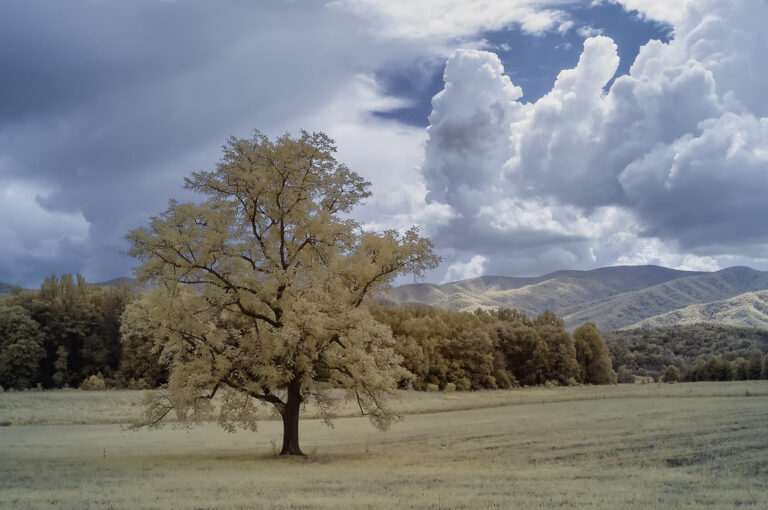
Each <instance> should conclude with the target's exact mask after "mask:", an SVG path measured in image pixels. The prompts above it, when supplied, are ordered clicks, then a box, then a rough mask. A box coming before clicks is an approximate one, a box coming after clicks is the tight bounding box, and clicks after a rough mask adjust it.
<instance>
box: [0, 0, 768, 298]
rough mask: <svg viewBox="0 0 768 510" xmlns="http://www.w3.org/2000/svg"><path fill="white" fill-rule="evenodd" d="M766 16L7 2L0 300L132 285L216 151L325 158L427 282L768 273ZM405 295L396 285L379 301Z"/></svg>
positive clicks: (352, 0)
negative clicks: (359, 181) (623, 268)
mask: <svg viewBox="0 0 768 510" xmlns="http://www.w3.org/2000/svg"><path fill="white" fill-rule="evenodd" d="M766 19H768V1H766V0H732V1H729V2H722V1H720V0H595V1H592V0H580V1H576V0H551V1H545V0H474V1H471V0H388V1H386V2H383V1H377V0H318V1H299V0H293V1H290V0H274V1H268V0H263V1H258V0H248V1H246V0H225V1H221V2H209V1H203V0H177V1H168V0H133V1H127V0H71V1H68V2H60V1H58V0H5V1H4V2H2V3H1V4H0V281H3V282H8V283H12V284H15V285H20V286H25V287H28V288H36V287H38V286H39V285H40V283H41V281H42V280H43V279H44V278H45V277H47V276H49V275H51V274H56V275H60V274H63V273H81V274H83V275H84V276H85V277H86V279H87V280H88V281H91V282H96V281H104V280H108V279H111V278H116V277H120V276H129V275H131V274H132V269H131V268H132V267H133V266H135V265H137V264H138V262H137V261H135V260H133V259H131V258H130V257H128V256H127V255H125V251H126V250H127V248H128V244H127V242H126V241H125V235H126V234H127V233H128V231H130V230H131V229H133V228H137V227H140V226H142V225H145V224H146V223H147V219H148V217H149V216H151V215H154V214H158V213H159V212H161V211H162V210H164V209H165V207H166V206H167V203H168V200H169V199H171V198H173V199H177V200H180V201H193V200H199V198H200V197H197V196H194V195H190V194H189V192H187V191H184V190H183V189H182V184H183V178H184V176H186V175H188V174H189V173H190V172H192V171H196V170H201V169H203V170H205V169H207V170H210V169H213V168H214V167H215V165H216V162H217V161H218V160H219V158H220V154H221V146H222V144H223V143H224V142H225V141H226V140H227V139H228V138H229V137H230V136H236V137H248V136H250V135H251V134H252V133H253V130H254V129H258V130H259V131H261V132H263V133H266V134H267V135H269V136H272V137H274V136H279V135H281V134H284V133H286V132H290V133H297V132H298V131H299V130H301V129H305V130H308V131H323V132H325V133H327V134H328V135H329V136H331V137H332V138H334V139H335V140H336V143H337V145H338V153H337V159H338V160H340V161H342V162H344V163H346V164H347V165H348V166H349V167H350V168H352V169H353V170H355V171H356V172H358V173H359V174H360V175H362V176H363V177H364V178H365V179H367V180H369V181H370V182H371V183H372V187H371V191H372V192H373V196H372V197H371V198H369V199H368V200H367V201H366V203H365V204H363V205H361V206H359V207H357V208H356V209H355V210H354V212H353V215H354V217H355V218H356V219H357V220H358V221H359V222H360V223H361V225H362V226H363V228H365V229H369V230H382V229H389V228H396V229H407V228H408V227H410V226H411V225H418V226H419V227H420V229H421V232H422V233H423V234H424V235H427V236H429V237H430V238H431V239H432V240H433V242H434V244H435V247H436V249H437V251H438V253H439V254H440V255H442V256H443V258H444V261H443V263H442V264H441V266H440V267H439V268H438V269H436V270H435V271H432V272H430V273H428V274H427V275H426V281H429V282H435V283H440V282H445V281H453V280H458V279H464V278H471V277H475V276H479V275H481V274H497V275H514V276H528V275H539V274H545V273H548V272H552V271H556V270H560V269H591V268H596V267H603V266H610V265H623V264H657V265H662V266H666V267H673V268H679V269H689V270H717V269H720V268H725V267H729V266H733V265H749V266H751V267H754V268H757V269H763V270H768V99H767V98H766V95H765V94H766V91H768V67H766V66H765V55H766V54H768V32H766V31H765V29H764V23H763V22H764V20H766ZM407 281H411V280H409V279H408V278H405V279H402V280H400V281H399V283H405V282H407Z"/></svg>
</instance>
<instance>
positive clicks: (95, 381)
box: [80, 372, 107, 391]
mask: <svg viewBox="0 0 768 510" xmlns="http://www.w3.org/2000/svg"><path fill="white" fill-rule="evenodd" d="M106 388H107V383H106V382H105V381H104V376H103V375H101V372H99V373H98V374H96V375H92V376H90V377H87V378H86V379H85V380H84V381H83V382H82V383H81V384H80V389H81V390H85V391H98V390H104V389H106Z"/></svg>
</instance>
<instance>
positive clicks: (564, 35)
mask: <svg viewBox="0 0 768 510" xmlns="http://www.w3.org/2000/svg"><path fill="white" fill-rule="evenodd" d="M565 11H566V13H567V16H568V19H569V20H570V21H571V22H572V25H571V27H570V28H569V29H568V30H565V31H557V30H551V31H548V32H545V33H543V34H539V35H534V34H528V33H525V32H523V31H522V30H521V29H520V27H519V26H510V27H507V28H505V29H503V30H497V31H491V32H484V33H482V34H479V35H478V36H477V37H476V38H477V39H481V40H484V41H485V49H487V50H488V51H492V52H494V53H496V54H497V55H498V56H499V58H500V59H501V61H502V63H503V64H504V69H505V72H506V74H507V75H509V77H510V78H511V79H512V82H513V83H514V84H515V85H518V86H520V87H521V88H522V89H523V97H522V99H521V101H523V102H534V101H536V100H538V99H539V98H541V97H542V96H543V95H545V94H546V93H547V92H549V91H550V90H551V89H552V85H553V84H554V82H555V79H556V78H557V75H558V73H559V72H560V71H561V70H563V69H569V68H572V67H575V66H576V64H577V62H578V61H579V56H580V55H581V51H582V45H583V43H584V40H585V39H586V38H587V37H589V36H591V35H597V34H602V35H606V36H608V37H610V38H611V39H613V40H614V42H615V43H616V45H617V46H618V53H619V59H620V63H619V68H618V70H617V72H616V75H615V76H614V79H615V78H616V77H618V76H621V75H623V74H627V73H628V72H629V68H630V66H631V65H632V62H634V60H635V57H636V56H637V53H638V51H639V50H640V47H641V46H642V45H644V44H646V43H647V42H648V41H650V40H652V39H658V40H661V41H664V42H666V41H668V40H669V39H670V38H671V37H672V28H671V27H670V26H669V25H666V24H663V23H658V22H655V21H651V20H647V19H645V18H642V17H641V16H639V15H638V14H637V12H634V11H632V12H628V11H626V10H625V9H624V8H623V7H621V6H619V5H616V4H613V3H607V2H602V3H598V4H591V3H590V4H587V5H581V4H574V5H571V6H569V7H568V8H567V9H565ZM457 45H458V44H457ZM444 68H445V63H444V62H439V61H428V60H424V61H417V62H408V63H405V64H403V65H397V66H391V67H389V68H386V69H381V70H379V72H377V74H376V80H377V82H378V83H379V85H380V86H381V87H382V90H383V91H384V92H385V93H386V94H387V95H391V96H395V97H401V98H405V99H406V100H408V101H409V103H410V105H409V106H407V107H403V108H397V109H394V110H389V111H376V112H373V115H375V116H377V117H380V118H386V119H394V120H397V121H399V122H403V123H405V124H408V125H412V126H427V125H428V117H429V113H430V111H431V109H432V106H431V101H432V97H433V96H434V95H435V94H437V93H438V92H439V91H440V90H441V89H442V88H443V70H444ZM611 83H613V80H611V81H610V82H609V83H608V85H607V87H610V85H611Z"/></svg>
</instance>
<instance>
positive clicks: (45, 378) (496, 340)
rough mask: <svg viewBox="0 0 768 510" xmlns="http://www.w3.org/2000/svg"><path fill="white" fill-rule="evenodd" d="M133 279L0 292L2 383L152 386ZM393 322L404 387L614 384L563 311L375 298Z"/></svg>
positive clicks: (153, 355) (590, 338)
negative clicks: (133, 318)
mask: <svg viewBox="0 0 768 510" xmlns="http://www.w3.org/2000/svg"><path fill="white" fill-rule="evenodd" d="M134 298H135V295H134V294H132V292H131V290H130V289H129V288H128V287H126V286H119V287H100V286H94V285H89V284H87V283H86V281H85V279H84V278H83V277H82V276H81V275H75V276H74V277H73V276H72V275H69V274H65V275H63V276H61V278H57V277H56V276H51V277H49V278H47V279H46V280H45V281H44V282H43V284H42V285H41V287H40V290H39V291H17V292H15V293H14V294H13V295H11V296H8V297H6V298H3V299H2V300H0V386H2V387H4V388H14V389H27V388H34V387H37V386H39V387H42V388H65V387H70V388H78V387H86V388H93V387H95V388H99V387H102V388H103V387H111V388H140V389H143V388H154V387H157V386H159V385H161V384H163V383H165V382H167V379H168V371H167V369H166V367H165V366H164V365H163V363H162V362H161V360H160V355H159V353H158V352H157V351H156V350H154V344H155V342H156V340H157V339H156V338H154V337H153V335H152V332H151V331H149V330H146V329H145V330H142V329H141V328H139V327H135V326H134V327H132V328H130V330H128V329H127V328H123V331H122V332H121V324H122V317H123V313H124V311H125V308H126V305H127V304H128V303H129V302H131V301H132V300H133V299H134ZM368 306H369V309H370V311H371V314H372V316H373V317H374V318H375V319H376V321H378V322H380V323H382V324H385V325H386V326H388V327H389V328H390V329H391V331H392V334H393V337H394V339H395V344H394V350H395V352H396V353H397V354H398V355H399V356H400V357H401V358H402V362H401V363H402V366H403V367H404V368H405V369H406V370H407V371H408V375H407V376H405V377H403V378H402V379H401V380H400V383H399V386H400V387H401V388H414V389H417V390H438V389H439V390H460V391H463V390H478V389H494V388H510V387H516V386H530V385H540V384H554V385H567V384H609V383H614V382H616V374H615V373H614V371H613V369H612V366H611V360H610V356H609V353H608V349H607V347H606V345H605V343H604V342H603V341H602V338H601V336H600V332H599V331H598V330H597V328H595V326H594V325H592V324H586V325H584V326H582V327H581V328H579V329H577V330H576V331H575V332H574V333H573V334H570V333H568V332H567V331H566V330H565V328H564V327H563V321H562V320H561V319H560V318H559V317H557V316H556V315H554V314H552V313H550V312H545V313H544V314H541V315H539V316H538V317H535V318H529V317H527V316H526V315H524V314H523V313H520V312H517V311H515V310H507V309H500V310H489V311H483V310H478V311H476V312H473V313H468V312H450V311H446V310H440V309H437V308H432V307H429V306H426V305H415V304H409V305H402V306H381V305H378V304H375V303H373V302H371V303H369V304H368Z"/></svg>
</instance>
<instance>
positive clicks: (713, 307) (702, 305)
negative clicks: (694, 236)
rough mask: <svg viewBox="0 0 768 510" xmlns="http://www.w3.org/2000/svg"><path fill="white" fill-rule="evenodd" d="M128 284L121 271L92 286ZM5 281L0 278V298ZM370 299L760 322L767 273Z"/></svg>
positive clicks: (548, 280)
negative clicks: (118, 276)
mask: <svg viewBox="0 0 768 510" xmlns="http://www.w3.org/2000/svg"><path fill="white" fill-rule="evenodd" d="M134 283H135V280H133V279H132V278H125V277H123V278H116V279H114V280H109V281H106V282H99V283H95V284H93V285H101V286H115V285H129V286H130V285H133V284H134ZM12 288H13V286H12V285H9V284H7V283H2V282H0V297H2V296H4V295H8V294H10V293H11V289H12ZM378 300H379V301H380V302H381V303H384V304H404V303H423V304H427V305H431V306H435V307H438V308H444V309H448V310H454V311H473V310H476V309H477V308H483V309H488V308H500V307H504V308H514V309H516V310H519V311H521V312H524V313H525V314H527V315H529V316H536V315H539V314H540V313H542V312H544V311H546V310H549V311H551V312H554V313H556V314H557V315H559V316H560V317H562V318H563V320H564V321H565V325H566V328H568V329H571V330H572V329H574V328H576V327H578V326H580V325H581V324H584V323H585V322H594V323H595V324H596V325H597V327H598V328H600V329H602V330H619V329H632V328H637V327H655V326H668V325H674V324H693V323H699V322H712V323H717V324H726V325H732V326H746V327H757V328H765V329H768V272H764V271H757V270H755V269H751V268H749V267H743V266H739V267H729V268H727V269H722V270H720V271H714V272H704V271H680V270H676V269H669V268H665V267H659V266H614V267H604V268H600V269H593V270H591V271H572V270H569V271H557V272H555V273H550V274H547V275H544V276H537V277H511V276H480V277H478V278H471V279H469V280H462V281H458V282H451V283H445V284H442V285H437V284H432V283H415V284H406V285H400V286H398V287H393V288H391V289H389V290H387V291H386V292H385V293H383V294H381V295H379V296H378Z"/></svg>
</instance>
